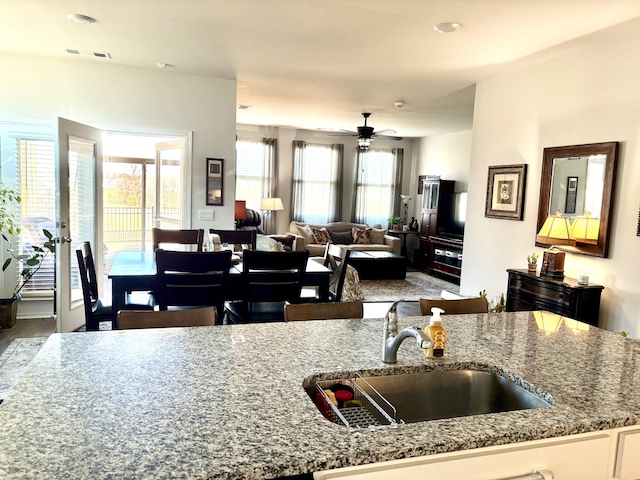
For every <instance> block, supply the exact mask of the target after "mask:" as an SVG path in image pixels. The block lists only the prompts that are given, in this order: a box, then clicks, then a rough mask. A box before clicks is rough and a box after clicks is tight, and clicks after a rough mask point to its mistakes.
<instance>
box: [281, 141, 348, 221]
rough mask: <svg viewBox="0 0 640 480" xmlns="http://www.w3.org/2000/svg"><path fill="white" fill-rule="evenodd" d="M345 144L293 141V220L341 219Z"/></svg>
mask: <svg viewBox="0 0 640 480" xmlns="http://www.w3.org/2000/svg"><path fill="white" fill-rule="evenodd" d="M343 150H344V146H343V145H320V144H310V143H309V144H308V143H305V142H300V141H295V142H293V201H292V211H291V216H292V218H293V220H296V221H300V222H306V223H316V224H318V223H327V222H335V221H336V220H338V219H339V218H340V217H341V213H342V212H341V210H342V202H341V197H342V195H341V193H342V157H343Z"/></svg>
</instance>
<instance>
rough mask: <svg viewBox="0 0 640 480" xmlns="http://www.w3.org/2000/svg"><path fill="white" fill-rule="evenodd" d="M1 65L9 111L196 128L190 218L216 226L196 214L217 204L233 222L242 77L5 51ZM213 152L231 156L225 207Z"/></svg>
mask: <svg viewBox="0 0 640 480" xmlns="http://www.w3.org/2000/svg"><path fill="white" fill-rule="evenodd" d="M0 65H2V72H3V74H2V75H0V114H1V115H3V117H6V116H10V117H15V118H16V119H18V118H41V119H51V120H53V119H54V118H55V117H56V116H61V117H65V118H68V119H70V120H74V121H78V122H82V123H87V124H90V125H93V126H96V127H98V128H102V129H106V130H118V131H132V132H142V133H166V134H187V133H188V132H190V131H191V132H193V145H192V152H193V164H192V170H191V192H190V195H191V205H192V212H191V225H192V226H193V227H194V228H209V227H210V226H212V225H211V223H212V222H203V221H199V220H198V219H197V211H198V209H199V208H213V209H214V210H215V218H216V222H222V223H224V224H226V225H228V226H230V225H233V201H234V197H235V181H234V171H235V134H236V132H235V120H236V117H235V115H236V81H235V80H219V79H211V78H205V77H198V76H188V75H181V74H178V73H173V72H170V71H167V70H162V71H160V70H158V71H156V70H146V69H139V68H129V67H121V66H112V65H108V64H107V63H104V61H101V60H96V61H79V60H66V59H65V60H57V59H48V58H42V57H34V56H20V55H8V54H3V53H0ZM207 157H214V158H223V159H224V160H225V175H224V176H225V178H224V205H225V206H224V207H206V206H205V180H204V174H205V164H206V160H205V159H206V158H207ZM21 303H24V302H21Z"/></svg>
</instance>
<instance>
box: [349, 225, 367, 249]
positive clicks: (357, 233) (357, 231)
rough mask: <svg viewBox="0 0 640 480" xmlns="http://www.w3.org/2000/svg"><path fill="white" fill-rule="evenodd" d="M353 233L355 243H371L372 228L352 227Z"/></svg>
mask: <svg viewBox="0 0 640 480" xmlns="http://www.w3.org/2000/svg"><path fill="white" fill-rule="evenodd" d="M351 234H352V235H353V243H355V244H358V245H369V244H370V243H371V240H370V239H369V237H370V236H371V229H370V228H355V227H354V228H352V229H351Z"/></svg>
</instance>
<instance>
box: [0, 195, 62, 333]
mask: <svg viewBox="0 0 640 480" xmlns="http://www.w3.org/2000/svg"><path fill="white" fill-rule="evenodd" d="M21 201H22V199H21V198H20V195H19V194H18V193H17V192H16V191H15V190H12V189H10V188H6V187H5V186H4V185H1V184H0V232H1V233H2V241H3V242H4V243H6V244H7V246H8V247H7V249H6V251H7V253H8V256H7V258H6V259H5V261H4V263H3V264H2V271H3V272H5V271H6V270H7V269H8V268H9V265H11V263H12V262H13V260H16V261H17V262H20V263H21V267H22V270H20V276H19V278H18V281H17V283H16V285H15V287H14V289H13V293H12V295H11V297H10V298H0V327H2V328H11V327H13V326H14V325H15V324H16V313H17V305H18V303H17V302H18V301H19V300H20V292H21V291H22V289H23V288H24V286H25V285H26V284H27V283H28V282H29V280H31V278H32V277H33V276H34V275H35V274H36V273H37V272H38V270H40V268H41V267H42V263H43V261H44V259H45V258H46V257H47V255H49V253H54V252H55V249H56V246H55V240H54V238H53V235H52V234H51V232H49V230H45V229H43V230H42V233H43V234H44V236H45V237H46V238H47V240H46V241H45V242H44V244H43V245H42V246H39V245H30V247H29V250H28V251H27V250H26V249H25V251H23V252H20V251H18V252H16V251H15V250H14V249H13V242H12V238H14V237H15V236H16V235H18V234H19V233H20V230H21V229H20V224H19V223H18V217H17V207H18V205H20V202H21Z"/></svg>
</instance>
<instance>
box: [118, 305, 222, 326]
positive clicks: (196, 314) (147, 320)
mask: <svg viewBox="0 0 640 480" xmlns="http://www.w3.org/2000/svg"><path fill="white" fill-rule="evenodd" d="M217 319H218V315H217V311H216V308H215V307H203V308H191V309H188V310H160V311H149V312H142V311H133V310H122V311H120V312H118V329H120V330H127V329H132V328H165V327H199V326H207V325H215V324H216V323H217Z"/></svg>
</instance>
